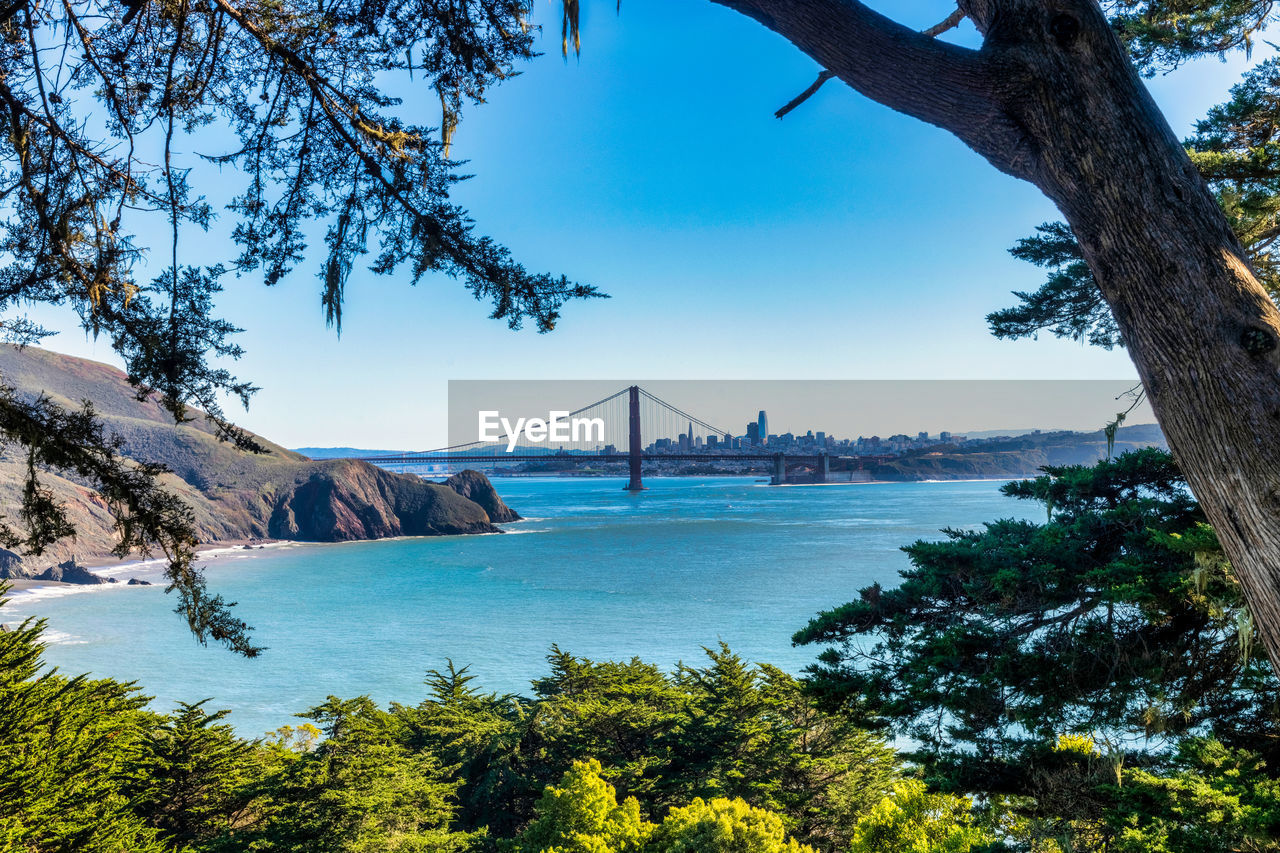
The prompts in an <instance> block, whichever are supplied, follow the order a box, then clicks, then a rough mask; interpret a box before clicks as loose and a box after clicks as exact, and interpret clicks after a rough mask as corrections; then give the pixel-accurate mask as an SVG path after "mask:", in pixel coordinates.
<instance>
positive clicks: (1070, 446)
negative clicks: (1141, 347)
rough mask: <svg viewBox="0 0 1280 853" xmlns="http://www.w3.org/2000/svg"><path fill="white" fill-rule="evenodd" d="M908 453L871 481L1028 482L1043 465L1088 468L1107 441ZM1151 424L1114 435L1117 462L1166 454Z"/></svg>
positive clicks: (1075, 436)
mask: <svg viewBox="0 0 1280 853" xmlns="http://www.w3.org/2000/svg"><path fill="white" fill-rule="evenodd" d="M1003 435H1004V434H1003V433H996V436H997V437H995V438H987V439H982V440H977V441H973V440H970V441H964V442H958V443H956V444H951V445H938V446H935V447H931V448H927V449H922V450H912V451H909V452H907V453H905V454H903V455H902V456H901V457H899V458H898V459H894V460H893V461H892V462H888V463H885V464H883V465H877V466H876V467H875V468H873V469H872V472H871V474H872V476H873V477H874V478H875V479H877V480H898V481H901V480H974V479H1017V478H1022V477H1034V476H1036V475H1037V474H1039V473H1040V468H1041V466H1043V465H1092V464H1094V463H1095V462H1097V461H1099V460H1101V459H1104V458H1106V456H1107V437H1106V435H1105V434H1104V433H1103V431H1102V430H1098V431H1097V432H1069V431H1065V430H1063V431H1055V432H1043V431H1042V432H1039V433H1026V434H1023V435H1017V436H1010V437H1007V438H1005V437H1002V436H1003ZM1168 446H1169V445H1168V444H1167V443H1166V442H1165V438H1164V434H1163V433H1162V432H1161V431H1160V427H1159V426H1158V425H1157V424H1138V425H1135V426H1131V427H1120V429H1118V430H1116V437H1115V445H1114V447H1113V448H1112V450H1111V454H1112V455H1113V456H1118V455H1119V454H1121V453H1124V452H1125V451H1128V450H1137V449H1139V448H1142V447H1160V448H1165V449H1167V448H1168Z"/></svg>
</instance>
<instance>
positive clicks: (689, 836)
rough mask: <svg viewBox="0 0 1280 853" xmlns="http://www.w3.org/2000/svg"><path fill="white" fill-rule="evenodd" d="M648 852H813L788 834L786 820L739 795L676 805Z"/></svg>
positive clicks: (656, 831) (655, 835) (648, 847)
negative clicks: (753, 805) (729, 798)
mask: <svg viewBox="0 0 1280 853" xmlns="http://www.w3.org/2000/svg"><path fill="white" fill-rule="evenodd" d="M645 851H646V853H813V848H811V847H806V846H804V845H802V844H799V843H798V842H797V841H796V840H795V839H794V838H787V837H786V830H785V829H784V827H783V823H782V819H781V818H780V817H778V816H777V815H776V814H773V813H772V812H769V811H766V810H765V809H759V808H754V807H752V806H749V805H747V803H746V802H745V801H744V800H742V799H739V798H734V799H732V800H727V799H724V798H723V797H720V798H716V799H713V800H711V802H706V801H704V800H703V799H701V798H697V799H695V800H694V801H693V802H692V803H690V804H689V805H687V806H685V807H683V808H673V809H672V810H671V811H670V813H669V814H668V815H667V817H666V818H665V819H664V820H663V821H662V824H661V826H659V827H658V828H657V829H656V830H655V831H654V833H653V837H652V839H651V840H650V841H649V844H648V846H647V847H646V848H645Z"/></svg>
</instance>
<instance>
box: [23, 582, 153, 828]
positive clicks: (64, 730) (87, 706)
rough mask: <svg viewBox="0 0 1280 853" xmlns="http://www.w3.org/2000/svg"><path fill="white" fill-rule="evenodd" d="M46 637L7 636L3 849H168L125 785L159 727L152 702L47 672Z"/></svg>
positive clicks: (32, 625) (38, 625) (126, 689)
mask: <svg viewBox="0 0 1280 853" xmlns="http://www.w3.org/2000/svg"><path fill="white" fill-rule="evenodd" d="M6 589H7V586H5V585H3V584H0V596H2V595H3V593H4V591H5V590H6ZM2 604H3V599H0V605H2ZM43 630H44V623H43V622H35V621H31V620H28V621H26V622H23V623H22V624H21V625H19V626H17V627H16V628H10V629H7V630H3V629H0V849H3V850H15V851H19V850H20V851H33V853H34V851H39V853H118V851H121V850H130V851H138V853H151V852H152V851H155V853H159V851H163V850H165V849H166V847H165V845H164V844H162V843H161V841H160V839H159V837H158V836H159V834H158V833H157V832H156V830H155V829H153V828H151V827H149V826H147V824H146V822H145V821H144V819H143V818H142V817H141V816H140V815H138V814H136V813H135V812H134V811H133V810H132V809H131V808H130V801H129V797H128V796H127V794H126V792H125V790H124V788H123V787H122V785H121V776H122V773H123V772H124V771H125V770H126V769H127V768H129V767H131V765H132V762H133V752H134V749H135V747H136V744H137V742H138V741H139V740H140V739H141V738H142V736H143V733H144V731H145V730H146V728H147V726H148V725H149V724H150V723H151V719H150V717H149V715H147V714H144V713H143V712H142V711H141V710H140V709H141V708H142V706H143V705H144V704H145V702H146V699H145V697H142V696H140V695H139V693H138V691H137V690H136V689H135V688H134V687H133V686H132V685H129V684H118V683H116V682H113V681H92V680H89V679H87V678H85V677H79V678H64V677H62V676H60V675H57V674H56V673H55V672H50V671H42V664H41V654H42V651H43V645H42V644H41V643H40V634H41V632H42V631H43Z"/></svg>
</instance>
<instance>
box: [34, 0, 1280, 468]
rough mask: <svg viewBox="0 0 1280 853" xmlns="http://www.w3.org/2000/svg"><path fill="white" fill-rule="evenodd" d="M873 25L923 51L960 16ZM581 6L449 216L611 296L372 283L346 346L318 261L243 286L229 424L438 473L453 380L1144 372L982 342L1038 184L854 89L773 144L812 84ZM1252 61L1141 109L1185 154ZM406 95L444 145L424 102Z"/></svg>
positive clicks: (70, 331)
mask: <svg viewBox="0 0 1280 853" xmlns="http://www.w3.org/2000/svg"><path fill="white" fill-rule="evenodd" d="M879 5H880V6H881V8H882V9H883V10H884V11H886V12H888V13H891V14H893V15H895V16H896V17H898V19H899V20H902V21H903V22H905V23H908V24H911V25H913V26H921V27H923V26H927V25H929V24H932V23H935V22H936V21H937V20H940V19H941V18H942V17H945V15H946V13H947V11H948V8H954V6H953V5H952V4H949V3H948V2H946V0H941V2H932V0H930V2H923V0H920V1H919V2H917V0H902V2H898V3H895V4H893V8H890V7H889V6H888V5H887V4H885V3H883V2H882V3H880V4H879ZM583 7H584V9H583V52H582V56H581V58H580V59H571V60H570V61H568V62H565V61H563V60H562V59H561V57H560V52H559V30H560V27H559V15H558V3H555V4H553V3H550V2H545V3H542V2H540V3H539V5H538V8H537V12H536V15H537V21H538V22H539V23H541V24H542V25H543V27H544V33H543V36H542V40H541V43H542V49H543V50H544V51H545V55H544V56H542V57H540V58H539V59H537V60H535V61H534V62H532V63H530V64H528V65H527V66H525V67H524V73H523V74H521V75H520V76H518V77H516V78H514V79H512V80H510V81H508V82H506V83H504V84H503V85H502V86H500V87H498V88H496V89H494V90H492V92H491V93H490V97H489V101H488V103H487V104H484V105H481V106H478V107H474V108H472V109H470V111H469V112H468V113H467V114H466V115H465V116H464V119H463V123H462V125H461V128H460V129H459V132H458V134H457V136H456V138H455V147H454V154H455V156H458V157H463V158H466V159H468V160H469V161H470V162H469V163H468V165H467V167H466V171H467V172H469V173H473V174H474V178H472V179H471V180H469V181H466V182H465V183H463V184H462V185H460V187H459V188H458V190H457V192H456V195H455V198H456V199H457V200H458V201H459V202H460V203H462V204H463V205H465V206H467V207H469V208H470V210H471V213H472V215H473V216H474V218H475V219H476V221H477V223H478V229H479V230H480V231H481V232H483V233H487V234H489V235H491V236H492V237H494V238H495V239H496V240H498V241H500V242H502V243H504V244H506V245H507V246H508V247H510V249H511V250H512V252H513V253H514V255H515V256H516V258H517V259H519V260H520V261H522V262H523V263H524V264H525V265H526V266H528V267H529V268H530V269H534V270H547V271H552V272H556V273H564V274H566V275H568V276H570V277H571V278H573V279H577V280H580V281H587V282H591V283H593V284H595V285H597V286H598V287H600V288H601V289H602V290H604V291H606V292H608V293H610V294H611V295H612V297H613V298H612V299H609V300H600V301H594V302H591V303H583V304H570V305H568V306H566V308H565V310H564V314H563V318H562V320H561V322H560V325H559V328H557V329H556V330H555V331H554V332H552V333H550V334H547V335H538V334H537V333H536V332H534V331H532V330H526V331H522V332H511V331H508V330H507V328H506V326H505V325H504V324H502V323H500V322H495V321H492V320H489V319H487V310H486V307H485V306H484V305H482V304H480V303H477V302H475V301H473V300H472V299H471V298H470V296H469V295H468V294H467V293H466V292H465V290H463V288H462V287H460V286H459V285H458V284H456V283H454V282H452V281H450V280H448V279H445V278H442V277H437V278H433V279H427V280H425V281H424V282H423V283H422V284H421V285H419V286H418V287H417V288H411V287H409V286H408V284H407V282H406V281H405V280H404V278H403V277H378V276H374V275H373V274H371V273H368V272H367V271H365V270H363V269H359V268H358V269H357V270H356V271H355V272H353V274H352V277H351V281H350V282H349V285H348V287H347V304H346V309H345V314H344V323H343V334H342V337H341V339H338V338H336V337H335V336H334V334H333V332H332V331H331V330H326V328H325V325H324V321H323V314H322V312H321V308H320V300H319V282H318V281H317V280H316V278H315V276H314V273H315V270H316V269H317V268H318V267H319V260H318V259H317V260H316V261H314V262H312V263H311V264H309V265H307V266H305V267H304V268H302V269H299V270H298V271H296V272H295V273H294V274H293V276H292V277H291V278H289V279H288V280H286V281H285V282H284V283H282V284H280V285H278V286H276V287H275V288H273V289H267V288H265V287H264V286H263V285H262V284H261V281H260V279H255V278H254V277H252V276H246V277H244V278H241V279H228V280H227V287H228V291H227V293H225V294H224V298H223V299H222V300H221V302H220V303H219V307H220V310H221V312H222V313H223V314H224V315H225V316H227V317H228V318H229V319H230V320H232V321H233V322H235V323H236V324H238V325H240V326H243V327H244V328H245V330H246V331H245V333H244V334H243V335H241V336H240V342H241V344H242V345H243V346H244V347H245V348H246V349H247V351H248V353H247V355H246V356H245V357H244V358H243V359H242V360H241V361H240V362H239V363H238V364H237V365H236V366H235V369H236V371H237V372H238V373H239V374H240V375H241V376H242V377H244V378H248V379H250V380H252V381H254V382H255V383H256V384H258V385H260V386H261V387H262V390H261V391H260V392H259V393H258V395H257V396H256V397H255V399H254V401H253V403H252V406H251V408H250V410H249V411H248V412H241V413H239V415H238V418H237V419H238V420H239V422H241V423H242V424H243V425H244V426H246V427H248V428H250V429H252V430H255V431H257V432H259V433H262V434H264V435H266V436H268V437H269V438H271V439H272V440H274V441H277V442H280V443H282V444H285V445H288V446H295V447H296V446H304V445H311V446H321V445H346V446H356V447H370V448H389V449H390V448H394V449H421V448H426V447H433V446H437V445H439V444H443V443H444V439H445V433H446V417H445V407H446V382H447V380H449V379H520V378H537V379H611V380H612V379H617V380H619V385H622V384H626V382H627V381H628V380H630V379H632V378H634V377H656V378H664V379H720V378H724V379H815V378H819V379H885V378H931V379H937V378H981V379H997V378H1016V379H1040V378H1046V379H1103V378H1105V379H1115V378H1126V377H1131V376H1133V375H1134V373H1133V368H1132V366H1131V365H1130V364H1129V362H1128V359H1127V357H1126V356H1125V354H1124V353H1123V352H1122V351H1117V352H1111V353H1107V352H1104V351H1101V350H1097V349H1094V348H1089V347H1085V346H1082V345H1079V344H1074V343H1070V342H1063V341H1056V340H1053V339H1051V338H1049V337H1042V338H1041V339H1040V340H1038V341H1025V342H1018V343H1009V342H1003V341H997V340H995V339H993V338H991V337H990V335H989V334H988V333H987V330H986V324H985V321H984V317H985V315H986V314H987V313H988V312H990V311H992V310H995V309H998V308H1002V307H1006V306H1007V305H1009V304H1011V302H1012V297H1011V296H1010V295H1009V291H1011V290H1014V289H1031V288H1034V287H1035V286H1037V285H1038V284H1039V282H1040V279H1041V276H1040V274H1039V271H1037V270H1036V269H1034V268H1032V267H1030V266H1028V265H1026V264H1023V263H1020V262H1017V261H1014V260H1013V259H1012V258H1010V257H1009V256H1008V254H1007V249H1008V247H1009V246H1010V245H1011V244H1012V243H1013V242H1014V241H1015V240H1016V239H1017V238H1019V237H1022V236H1025V235H1026V234H1028V233H1030V231H1031V229H1032V228H1033V227H1034V226H1035V225H1037V224H1039V223H1040V222H1043V221H1046V220H1050V219H1053V218H1056V217H1055V211H1054V210H1053V208H1052V206H1051V205H1050V204H1049V203H1048V202H1047V201H1046V200H1045V199H1044V198H1043V197H1042V196H1041V195H1040V194H1039V192H1038V191H1037V190H1035V189H1034V188H1032V187H1031V186H1030V185H1027V184H1021V183H1019V182H1017V181H1015V180H1013V179H1011V178H1008V177H1006V176H1004V175H1001V174H1000V173H998V172H996V171H995V170H994V169H993V168H991V167H990V166H989V165H987V164H986V162H985V161H983V160H981V159H980V158H979V157H977V156H976V155H974V154H973V153H971V152H970V151H969V150H968V149H966V148H965V147H964V146H963V145H961V144H960V143H958V142H957V141H955V140H954V139H953V138H951V137H950V136H949V135H948V134H946V133H944V132H943V131H940V130H937V129H935V128H932V127H929V126H927V125H924V124H922V123H919V122H917V121H915V120H913V119H909V118H906V117H904V116H900V115H897V114H895V113H893V112H891V111H889V110H887V109H885V108H883V107H880V106H878V105H876V104H874V103H872V102H870V101H868V100H867V99H865V98H863V97H862V96H860V95H858V94H856V93H855V92H853V91H852V90H850V89H848V88H847V87H845V86H844V85H843V84H840V83H839V82H838V81H832V82H830V83H828V84H827V85H826V86H825V87H824V88H823V89H822V91H821V92H819V93H818V94H817V95H816V96H815V97H814V98H812V99H811V100H810V101H809V102H808V103H806V104H804V105H803V106H802V107H800V108H799V109H798V110H796V111H795V112H793V113H792V114H791V115H789V116H788V117H787V118H786V119H785V120H783V121H778V120H777V119H775V118H774V117H773V111H774V110H775V109H776V108H777V107H779V106H780V105H782V104H783V103H785V102H787V101H788V100H790V98H791V97H793V96H794V95H795V94H796V93H798V92H799V91H800V90H802V89H804V88H805V87H806V86H807V85H808V84H809V83H810V82H811V81H812V80H813V78H814V75H815V74H816V73H817V71H818V68H817V66H816V65H815V64H814V63H813V61H812V60H810V59H808V58H807V57H805V56H804V55H802V54H801V53H800V52H799V51H798V50H796V49H795V48H794V47H792V46H791V45H790V44H789V43H787V42H786V41H784V40H783V39H781V38H780V37H778V36H775V35H773V34H772V33H770V32H769V31H767V30H765V29H764V28H763V27H761V26H760V25H759V24H756V23H755V22H753V21H751V20H748V19H747V18H744V17H742V16H740V15H738V14H736V13H734V12H730V11H728V10H725V9H723V8H721V7H718V6H713V5H712V4H711V3H709V2H704V0H626V2H624V3H623V5H622V10H621V14H620V15H615V14H614V3H613V2H609V0H587V2H585V3H583ZM957 37H958V38H960V39H961V40H966V39H971V38H972V34H971V33H970V34H966V33H960V34H959V35H958V36H957ZM1259 58H1260V57H1259V56H1258V55H1256V54H1255V56H1254V57H1253V59H1254V60H1255V61H1256V60H1257V59H1259ZM1248 64H1249V63H1248V62H1247V61H1246V60H1245V59H1244V58H1243V57H1239V58H1235V59H1232V60H1231V61H1229V62H1226V63H1222V62H1217V61H1201V62H1198V63H1195V64H1193V65H1191V66H1189V67H1186V68H1184V69H1182V70H1180V71H1178V72H1176V73H1174V74H1171V75H1167V76H1164V77H1161V78H1158V79H1156V80H1154V81H1151V86H1152V89H1153V91H1154V93H1155V95H1156V98H1157V100H1158V101H1159V102H1160V104H1161V105H1162V107H1163V108H1164V109H1165V112H1166V115H1168V117H1169V119H1170V122H1171V123H1172V124H1173V126H1174V129H1175V130H1176V131H1177V132H1178V133H1179V134H1185V133H1186V132H1187V131H1188V130H1189V129H1190V126H1191V123H1192V122H1193V121H1194V120H1195V119H1196V118H1198V117H1199V116H1201V115H1202V114H1203V112H1204V111H1205V109H1206V108H1208V107H1209V106H1211V105H1212V104H1214V103H1217V102H1220V101H1222V100H1224V99H1225V96H1226V91H1227V89H1228V88H1229V86H1230V85H1231V84H1232V83H1234V82H1236V81H1237V80H1238V79H1239V75H1240V73H1241V72H1242V71H1243V70H1244V69H1245V68H1247V67H1248ZM410 97H411V98H413V97H416V98H420V101H421V109H422V111H423V112H422V115H423V121H425V122H429V123H432V124H434V123H437V122H438V109H439V103H438V101H437V100H436V99H435V98H434V97H433V95H432V93H431V92H430V91H428V90H425V89H422V90H419V91H417V92H415V93H412V94H411V95H410ZM208 142H209V144H210V145H212V144H213V143H212V140H209V141H208ZM193 144H194V145H196V146H197V147H198V146H199V145H200V144H201V143H200V142H196V143H193ZM200 177H205V178H213V179H214V181H215V182H216V184H215V188H224V187H229V186H233V185H234V178H235V176H234V175H226V176H222V177H219V176H218V175H216V173H213V172H210V173H208V174H207V175H203V176H201V175H197V180H198V179H199V178H200ZM209 194H210V196H211V197H212V198H213V199H214V200H217V199H219V198H220V196H218V194H217V192H215V191H214V190H213V189H210V190H209ZM227 225H228V221H227V220H226V219H225V218H224V220H223V222H222V223H221V224H220V225H217V226H215V228H214V229H213V230H212V231H211V232H210V234H209V235H207V236H201V237H198V238H197V236H196V235H194V234H193V235H191V237H190V238H188V239H187V240H186V241H185V242H184V244H183V245H184V257H185V258H186V260H188V261H189V262H201V261H208V260H211V259H212V257H213V256H212V255H208V254H207V253H208V252H209V251H211V250H214V249H217V250H218V252H217V253H218V254H219V255H221V256H222V257H227V256H234V254H235V252H234V250H226V249H225V241H226V234H227ZM146 236H148V235H144V237H146ZM162 239H163V237H162V236H161V234H160V233H159V232H157V234H156V237H155V240H156V242H153V243H152V245H153V246H154V247H155V248H157V249H160V252H161V253H163V252H164V251H165V249H166V246H165V244H163V243H161V242H159V241H160V240H162ZM316 243H317V244H318V243H319V241H318V240H317V241H316ZM320 249H321V250H323V245H320ZM317 257H318V256H317ZM32 316H33V317H34V318H36V319H38V320H40V321H42V322H44V323H45V324H46V325H49V326H51V327H53V328H57V329H62V330H64V331H63V333H62V334H60V335H58V336H57V337H55V338H52V339H50V340H49V341H47V342H46V345H47V346H48V347H49V348H51V349H55V350H59V351H63V352H69V353H72V354H76V355H83V356H88V357H92V358H96V359H99V360H103V361H112V362H116V361H117V360H116V359H115V358H114V356H113V353H112V352H111V350H110V347H109V344H108V342H107V341H105V340H103V341H97V342H94V341H91V340H86V338H85V336H84V334H83V333H82V332H80V331H79V330H78V329H77V328H76V327H75V325H74V322H73V321H72V319H71V318H70V317H69V316H67V315H64V314H60V313H58V312H55V311H45V310H41V311H38V312H35V313H33V314H32Z"/></svg>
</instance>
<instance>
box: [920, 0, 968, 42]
mask: <svg viewBox="0 0 1280 853" xmlns="http://www.w3.org/2000/svg"><path fill="white" fill-rule="evenodd" d="M963 20H964V12H963V11H962V10H961V9H959V8H958V7H957V8H956V10H955V11H954V12H952V13H951V14H950V15H947V17H945V18H943V19H942V20H941V21H939V22H938V23H936V24H934V25H933V26H932V27H929V29H927V30H922V31H921V32H923V33H924V34H925V35H927V36H929V38H937V37H938V36H940V35H942V34H943V33H945V32H947V31H948V30H954V29H955V28H956V27H958V26H960V22H961V21H963Z"/></svg>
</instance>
